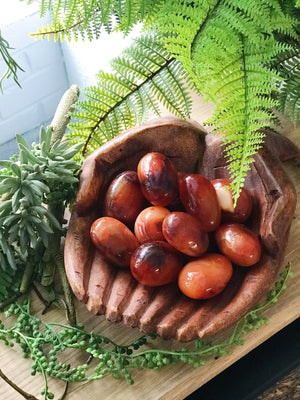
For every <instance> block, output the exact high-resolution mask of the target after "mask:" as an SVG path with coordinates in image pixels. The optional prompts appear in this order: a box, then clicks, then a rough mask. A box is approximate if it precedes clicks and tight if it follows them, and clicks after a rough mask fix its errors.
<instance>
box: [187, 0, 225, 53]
mask: <svg viewBox="0 0 300 400" xmlns="http://www.w3.org/2000/svg"><path fill="white" fill-rule="evenodd" d="M220 3H221V0H218V1H217V2H216V4H215V5H214V7H213V8H212V9H211V10H210V11H208V13H207V15H206V17H205V19H204V21H203V22H202V24H201V25H200V27H199V29H198V31H197V32H196V35H195V36H194V39H193V41H192V43H191V50H190V52H191V60H193V53H194V48H195V45H196V43H197V40H198V37H199V36H200V35H201V33H202V32H203V30H204V29H205V27H206V24H207V22H208V21H209V20H210V19H211V17H212V15H213V14H214V13H215V11H216V9H217V8H218V7H219V5H220Z"/></svg>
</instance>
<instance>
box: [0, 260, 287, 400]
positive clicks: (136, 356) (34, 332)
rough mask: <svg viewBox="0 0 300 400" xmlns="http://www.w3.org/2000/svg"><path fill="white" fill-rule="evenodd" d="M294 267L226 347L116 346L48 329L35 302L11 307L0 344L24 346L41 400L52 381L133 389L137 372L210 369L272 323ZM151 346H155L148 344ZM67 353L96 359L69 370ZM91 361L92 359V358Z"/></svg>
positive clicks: (71, 329)
mask: <svg viewBox="0 0 300 400" xmlns="http://www.w3.org/2000/svg"><path fill="white" fill-rule="evenodd" d="M289 275H290V265H287V266H286V268H285V270H284V271H283V272H282V273H281V275H280V279H279V280H278V281H277V282H276V284H275V286H274V289H272V290H271V291H270V293H269V295H268V297H267V299H266V300H265V302H264V303H262V304H259V305H257V306H256V307H255V308H254V309H253V310H251V311H250V312H248V313H247V314H246V315H245V316H244V317H243V318H242V319H241V320H240V321H239V322H238V323H237V324H236V325H235V326H234V328H233V330H232V332H231V333H230V334H229V336H228V337H227V338H226V339H225V340H224V341H222V342H217V343H209V342H205V341H203V340H196V341H194V344H193V346H194V347H193V348H191V349H187V348H182V349H180V350H166V349H164V350H161V349H159V348H155V341H154V339H155V336H152V335H150V336H147V335H143V336H140V337H139V338H137V339H135V340H134V341H133V342H131V343H129V344H117V343H115V342H114V341H113V340H111V339H110V338H108V337H106V336H103V335H101V334H97V333H94V332H89V331H87V330H86V329H85V328H84V327H83V325H81V324H78V325H77V326H68V325H64V324H60V323H46V322H44V321H42V320H41V319H39V318H37V317H35V316H34V315H32V314H31V312H30V297H26V298H25V300H24V301H23V302H22V303H14V304H12V305H11V306H10V307H9V308H8V309H7V311H6V313H5V315H6V316H7V317H9V316H12V315H14V316H15V317H16V321H15V322H14V324H13V325H12V326H10V327H5V325H4V324H3V322H0V340H2V341H3V342H4V343H5V344H6V345H7V346H14V345H15V344H17V345H18V346H20V348H21V349H22V352H23V356H24V357H29V358H31V360H32V370H31V373H32V375H35V374H36V373H37V372H39V373H41V374H42V376H43V378H44V387H43V389H42V392H41V393H42V395H43V396H44V399H45V400H46V399H52V398H53V397H54V395H53V393H52V392H50V389H49V385H48V377H53V378H56V379H59V380H61V381H63V382H79V383H80V382H88V381H93V380H96V379H102V378H103V377H104V376H106V375H111V376H112V377H113V378H116V379H118V378H125V379H126V380H127V382H128V383H129V384H133V377H132V371H134V370H135V369H161V368H164V367H166V366H168V365H171V364H175V363H178V362H180V363H183V364H189V365H191V366H192V367H194V368H197V367H200V366H203V365H205V363H206V361H207V360H208V359H210V358H212V357H220V356H223V355H226V354H230V353H231V352H232V350H233V348H234V346H239V345H242V344H243V343H244V338H245V335H246V334H247V333H248V332H249V331H251V330H255V329H258V328H259V327H260V326H261V325H262V324H265V323H267V319H266V318H265V317H264V316H262V314H261V313H262V312H263V311H264V310H265V309H267V308H268V307H269V306H270V305H271V304H273V303H275V302H276V301H277V300H278V298H279V296H280V295H281V293H282V292H283V291H284V289H285V288H286V281H287V279H288V277H289ZM150 343H151V346H148V344H150ZM67 349H77V350H80V351H82V352H84V353H86V355H87V357H88V355H91V356H92V362H90V363H89V362H85V363H83V364H80V365H77V366H74V367H73V366H70V365H69V364H66V363H64V362H62V361H61V360H62V359H63V353H64V352H65V351H66V350H67ZM87 359H88V358H87Z"/></svg>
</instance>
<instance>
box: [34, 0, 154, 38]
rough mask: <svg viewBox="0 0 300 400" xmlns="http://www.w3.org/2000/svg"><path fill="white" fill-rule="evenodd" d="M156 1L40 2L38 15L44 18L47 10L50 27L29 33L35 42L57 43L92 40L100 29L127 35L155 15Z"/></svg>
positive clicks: (93, 0) (47, 0)
mask: <svg viewBox="0 0 300 400" xmlns="http://www.w3.org/2000/svg"><path fill="white" fill-rule="evenodd" d="M160 2H161V1H159V0H44V1H42V2H41V6H40V13H41V16H44V15H45V13H46V12H47V11H49V10H50V9H51V12H52V23H51V24H49V25H48V26H44V27H42V28H39V29H38V32H37V33H33V34H32V36H34V37H35V38H39V37H40V38H42V39H44V38H46V37H47V38H48V39H51V37H52V36H53V37H54V39H55V40H57V39H60V40H64V38H67V39H68V40H71V39H74V40H77V39H78V38H79V37H81V38H82V39H88V40H92V39H93V38H98V37H99V36H100V34H101V29H102V28H104V29H105V30H106V31H108V32H110V31H111V30H112V29H113V27H114V29H115V30H119V31H122V32H124V34H127V33H128V32H129V31H130V30H131V29H132V27H133V26H134V25H136V24H137V23H138V22H140V21H142V20H143V19H144V18H145V16H149V15H152V14H154V13H155V11H156V10H157V9H158V7H159V4H160Z"/></svg>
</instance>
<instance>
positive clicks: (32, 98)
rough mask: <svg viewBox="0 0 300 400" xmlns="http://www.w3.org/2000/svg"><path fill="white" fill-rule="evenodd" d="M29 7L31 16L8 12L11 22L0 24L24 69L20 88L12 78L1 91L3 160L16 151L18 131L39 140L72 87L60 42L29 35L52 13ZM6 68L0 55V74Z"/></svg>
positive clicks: (0, 136) (3, 33) (1, 151)
mask: <svg viewBox="0 0 300 400" xmlns="http://www.w3.org/2000/svg"><path fill="white" fill-rule="evenodd" d="M6 1H10V0H6ZM18 3H19V1H18ZM20 4H22V3H20ZM23 5H24V4H23ZM17 9H18V8H17ZM8 10H9V9H7V10H6V11H8ZM24 10H25V9H24ZM24 10H23V11H24ZM29 10H30V11H31V12H30V13H29V14H28V15H26V16H23V17H22V18H21V19H18V20H15V21H13V18H12V15H11V18H10V14H8V18H7V21H10V22H11V23H10V24H8V25H5V26H3V25H2V26H0V29H1V33H2V36H3V37H4V39H6V40H7V41H8V42H9V44H10V46H11V47H12V48H14V49H13V50H11V51H10V54H11V55H12V57H13V58H14V59H15V60H16V62H17V63H18V64H19V65H20V66H21V67H22V68H23V69H24V72H21V71H18V79H19V82H20V84H21V88H19V86H17V84H16V83H15V82H14V80H13V79H12V78H10V79H5V80H4V81H3V94H1V93H0V158H1V159H3V158H8V157H10V156H11V155H12V154H13V153H15V152H16V150H17V145H16V141H15V139H14V138H15V135H16V134H17V133H18V134H23V135H24V137H25V139H26V140H28V142H32V141H36V140H37V138H38V132H39V128H40V126H41V125H47V124H49V122H50V121H51V119H52V117H53V114H54V112H55V110H56V107H57V105H58V103H59V100H60V99H61V96H62V95H63V93H64V92H65V90H66V89H67V88H68V87H69V81H68V77H67V74H66V68H65V64H64V59H63V54H62V50H61V45H60V43H59V42H54V41H50V42H48V41H47V40H35V39H34V38H32V37H30V36H29V34H30V33H31V32H36V30H37V28H38V27H39V26H41V25H44V24H47V23H48V21H50V20H49V16H48V17H46V18H44V19H43V20H42V21H41V19H40V16H39V13H38V12H36V11H35V10H34V9H32V8H31V7H29ZM29 10H28V11H29ZM32 11H35V12H33V13H32ZM3 15H4V14H1V23H2V24H4V22H3V20H4V16H3ZM14 15H15V17H16V16H17V15H19V16H20V15H21V13H16V14H14ZM5 70H6V64H5V63H4V61H3V60H2V58H0V74H1V75H2V74H3V72H4V71H5Z"/></svg>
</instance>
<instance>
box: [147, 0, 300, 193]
mask: <svg viewBox="0 0 300 400" xmlns="http://www.w3.org/2000/svg"><path fill="white" fill-rule="evenodd" d="M257 3H259V4H257ZM254 8H255V9H254ZM260 14H261V15H262V16H263V19H262V18H261V16H260ZM187 21H188V23H187ZM296 24H297V21H296V19H295V18H294V17H293V16H291V15H288V14H287V13H285V12H284V11H283V9H282V7H281V5H280V2H279V1H278V0H262V1H261V2H253V1H251V0H250V4H249V1H248V0H239V1H237V0H225V1H212V0H206V1H201V2H193V3H191V2H189V1H188V0H182V1H181V2H180V3H177V2H176V1H175V0H167V1H166V2H165V4H164V7H163V10H162V12H161V13H160V15H159V17H158V18H157V24H156V25H155V26H156V28H157V29H158V30H159V31H160V32H161V34H162V42H163V43H164V45H165V47H166V49H167V50H168V51H169V52H170V53H171V54H173V55H174V57H176V58H177V59H178V60H180V61H181V62H182V65H183V67H184V68H185V69H186V71H187V72H188V75H189V76H190V78H191V79H192V80H193V82H194V84H195V86H196V87H197V89H198V91H199V92H201V93H202V94H204V95H205V96H206V98H207V99H208V100H211V101H212V102H213V103H214V104H215V105H216V107H215V111H214V114H213V116H212V117H211V119H210V120H209V121H207V123H212V124H213V126H214V128H215V129H216V130H217V131H218V132H220V133H222V134H223V135H224V146H225V154H226V157H227V159H228V165H229V172H230V175H231V179H232V180H233V187H232V188H233V191H234V194H235V200H237V198H238V196H239V193H240V190H241V187H242V186H243V183H244V180H245V177H246V174H247V171H248V170H249V169H250V165H251V163H252V162H253V155H254V154H255V153H256V152H257V151H258V149H259V148H260V146H261V145H262V143H263V135H262V133H261V130H260V129H261V128H262V127H264V126H268V125H269V124H270V122H271V120H272V119H274V116H273V113H272V108H274V107H275V106H276V105H277V102H276V101H275V100H273V99H272V98H271V94H272V93H273V92H274V91H276V90H277V85H278V82H280V79H281V78H280V75H279V73H278V72H277V71H276V70H273V69H272V68H271V67H270V64H271V63H272V62H273V61H274V60H275V58H276V57H277V56H278V55H279V54H281V53H283V52H284V51H287V49H288V48H289V47H288V45H286V44H282V43H280V42H279V41H278V40H276V38H275V35H276V34H277V35H286V36H287V35H288V36H290V37H291V38H294V37H295V36H296V32H297V30H296ZM187 27H188V32H187Z"/></svg>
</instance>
